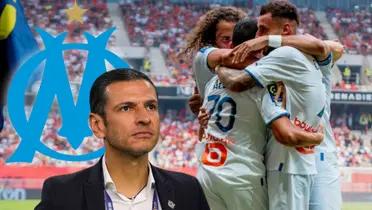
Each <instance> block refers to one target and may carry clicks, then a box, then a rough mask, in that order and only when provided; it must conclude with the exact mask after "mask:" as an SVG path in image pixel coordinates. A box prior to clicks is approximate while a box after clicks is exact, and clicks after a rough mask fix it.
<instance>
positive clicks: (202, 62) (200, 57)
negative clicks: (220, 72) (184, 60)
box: [192, 47, 217, 98]
mask: <svg viewBox="0 0 372 210" xmlns="http://www.w3.org/2000/svg"><path fill="white" fill-rule="evenodd" d="M215 49H217V48H215V47H203V48H201V49H200V50H199V52H198V53H197V54H196V56H195V58H194V60H193V65H192V70H193V72H194V76H195V81H196V87H198V90H199V93H200V96H201V97H202V98H204V90H205V85H206V84H207V82H208V81H209V80H210V79H211V78H212V77H213V76H214V73H212V72H211V69H210V68H209V66H208V54H209V53H210V52H212V51H213V50H215Z"/></svg>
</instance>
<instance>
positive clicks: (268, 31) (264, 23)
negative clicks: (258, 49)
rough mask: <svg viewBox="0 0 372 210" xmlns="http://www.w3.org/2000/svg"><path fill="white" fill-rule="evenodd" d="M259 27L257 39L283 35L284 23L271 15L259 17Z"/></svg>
mask: <svg viewBox="0 0 372 210" xmlns="http://www.w3.org/2000/svg"><path fill="white" fill-rule="evenodd" d="M257 27H258V30H257V33H256V37H259V36H264V35H281V34H282V31H283V29H282V23H280V21H279V20H277V19H273V17H272V15H271V13H267V14H265V15H261V16H260V17H258V21H257Z"/></svg>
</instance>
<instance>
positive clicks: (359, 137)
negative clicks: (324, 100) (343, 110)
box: [331, 113, 372, 167]
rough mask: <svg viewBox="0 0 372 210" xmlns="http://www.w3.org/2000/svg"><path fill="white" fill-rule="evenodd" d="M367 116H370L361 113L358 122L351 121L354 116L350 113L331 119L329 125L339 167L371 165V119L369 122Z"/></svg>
mask: <svg viewBox="0 0 372 210" xmlns="http://www.w3.org/2000/svg"><path fill="white" fill-rule="evenodd" d="M363 115H366V116H367V117H365V116H363ZM368 116H370V114H369V115H368V114H366V113H363V114H362V115H361V116H360V120H359V121H358V122H356V121H355V120H354V119H353V118H355V116H353V114H351V113H349V114H342V115H340V116H337V117H332V118H333V119H332V121H331V123H332V127H333V133H334V137H335V141H336V145H337V149H338V151H337V153H338V163H339V165H340V166H346V167H349V166H353V167H358V166H364V167H370V166H371V165H372V151H371V145H372V130H371V125H372V118H371V121H370V122H369V120H370V119H369V117H368ZM364 118H365V119H364ZM352 128H354V129H355V128H359V130H352Z"/></svg>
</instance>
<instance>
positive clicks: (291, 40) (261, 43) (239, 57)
mask: <svg viewBox="0 0 372 210" xmlns="http://www.w3.org/2000/svg"><path fill="white" fill-rule="evenodd" d="M267 46H269V47H274V48H277V47H280V46H291V47H294V48H297V49H299V50H301V51H303V52H305V53H306V54H309V55H312V56H314V57H316V58H317V60H324V59H326V58H327V57H328V55H329V53H330V52H332V53H333V55H334V58H335V60H337V59H338V58H339V57H340V56H341V55H342V53H343V46H342V45H341V44H340V43H337V42H335V41H330V40H327V41H323V40H321V39H318V38H316V37H314V36H312V35H310V34H306V35H288V36H280V35H268V36H262V37H259V38H255V39H251V40H248V41H246V42H243V43H242V44H240V45H238V46H237V47H235V48H234V49H233V51H232V53H231V54H234V56H233V57H234V59H233V63H234V64H238V63H240V62H244V60H245V59H247V57H248V56H249V55H250V53H252V51H255V50H259V49H263V48H264V47H267ZM227 66H228V65H227ZM228 67H229V66H228Z"/></svg>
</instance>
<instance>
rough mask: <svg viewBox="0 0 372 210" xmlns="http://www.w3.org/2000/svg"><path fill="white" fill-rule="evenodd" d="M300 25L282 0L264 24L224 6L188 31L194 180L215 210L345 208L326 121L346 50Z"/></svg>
mask: <svg viewBox="0 0 372 210" xmlns="http://www.w3.org/2000/svg"><path fill="white" fill-rule="evenodd" d="M299 19H300V18H299V15H298V12H297V8H296V7H295V6H294V5H293V4H291V3H289V2H288V1H283V0H275V1H271V2H270V3H268V4H266V5H263V6H262V7H261V11H260V15H259V17H258V18H257V21H256V20H254V19H252V18H247V17H246V14H245V13H244V12H243V11H241V10H239V9H237V8H234V7H218V8H215V9H212V10H210V11H208V12H207V13H206V14H205V15H204V16H202V17H201V18H200V20H199V21H198V23H197V24H196V26H195V28H194V29H193V31H192V32H190V34H189V35H188V39H187V45H186V47H185V49H183V51H182V54H183V55H185V56H189V57H190V58H192V59H193V71H194V76H195V80H196V85H197V89H198V92H195V94H194V95H193V96H192V97H191V98H190V100H189V104H190V107H191V109H192V110H193V112H194V113H198V119H199V122H200V135H199V138H200V142H198V144H197V145H196V154H197V157H198V160H199V167H198V174H197V178H198V180H199V181H200V183H201V185H202V187H203V190H204V193H205V195H206V197H207V200H208V203H209V205H210V207H211V209H212V210H226V209H227V210H249V209H252V210H265V209H270V210H279V209H280V210H281V209H282V210H307V209H311V210H339V209H341V204H342V199H341V191H340V183H339V169H338V166H337V156H336V145H335V142H334V139H333V133H332V129H331V126H330V122H329V119H330V110H331V109H330V94H331V69H332V66H333V64H334V62H335V61H336V60H337V59H339V58H340V56H341V55H342V53H343V46H342V45H341V44H340V43H338V42H336V41H329V40H327V41H323V40H319V39H317V38H315V37H313V36H311V35H309V34H306V35H296V30H297V27H298V26H299Z"/></svg>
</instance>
